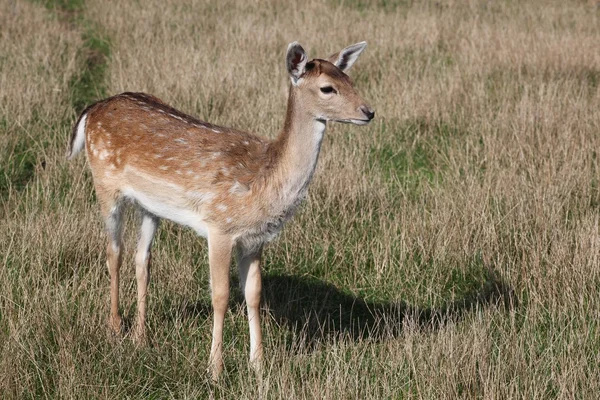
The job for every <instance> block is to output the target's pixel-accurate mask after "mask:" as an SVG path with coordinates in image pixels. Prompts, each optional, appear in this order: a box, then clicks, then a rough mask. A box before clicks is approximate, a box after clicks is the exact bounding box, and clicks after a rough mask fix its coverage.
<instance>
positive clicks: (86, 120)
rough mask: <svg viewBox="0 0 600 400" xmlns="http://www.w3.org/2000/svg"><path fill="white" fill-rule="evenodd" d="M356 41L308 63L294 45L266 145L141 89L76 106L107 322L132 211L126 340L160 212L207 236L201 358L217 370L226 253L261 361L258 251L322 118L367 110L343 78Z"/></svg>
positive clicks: (295, 199) (353, 119) (292, 200)
mask: <svg viewBox="0 0 600 400" xmlns="http://www.w3.org/2000/svg"><path fill="white" fill-rule="evenodd" d="M365 46H366V43H364V42H362V43H358V44H356V45H353V46H350V47H347V48H346V49H344V50H342V51H341V52H339V53H337V54H335V55H333V56H332V57H331V58H329V60H330V61H326V60H320V59H315V60H312V61H310V62H309V61H308V58H307V56H306V53H305V52H304V49H303V48H302V47H301V46H300V45H299V44H298V43H296V42H294V43H292V44H290V45H289V46H288V51H287V57H286V65H287V69H288V73H289V75H290V79H291V82H292V84H291V85H290V93H289V99H288V108H287V114H286V118H285V123H284V126H283V129H282V130H281V133H280V134H279V136H278V137H277V139H275V140H273V141H269V140H267V139H265V138H261V137H258V136H255V135H252V134H249V133H246V132H242V131H239V130H235V129H231V128H224V127H220V126H215V125H212V124H209V123H206V122H203V121H200V120H198V119H195V118H193V117H191V116H189V115H186V114H184V113H182V112H180V111H178V110H176V109H174V108H172V107H170V106H168V105H166V104H165V103H163V102H162V101H160V100H159V99H157V98H156V97H153V96H150V95H147V94H143V93H123V94H120V95H117V96H114V97H111V98H108V99H106V100H103V101H100V102H98V103H96V104H94V105H92V106H90V107H88V108H87V109H86V110H85V111H84V112H83V113H82V116H81V117H80V118H79V120H78V122H77V124H76V126H75V129H74V130H73V136H72V139H71V145H70V151H69V157H73V156H75V155H76V154H77V153H78V152H79V151H80V150H81V148H83V146H84V145H85V146H86V153H87V156H88V159H89V164H90V167H91V169H92V175H93V178H94V185H95V188H96V193H97V198H98V201H99V203H100V207H101V210H102V214H103V216H104V218H105V221H106V227H107V231H108V235H109V240H108V246H107V264H108V269H109V271H110V277H111V291H110V293H111V311H110V319H109V323H110V326H111V327H112V328H113V329H114V330H115V331H117V332H118V331H120V329H121V317H120V316H119V312H118V301H119V268H120V265H121V259H122V254H121V248H122V246H121V226H122V209H123V207H122V205H123V203H124V201H125V200H127V199H129V200H133V201H135V203H136V204H137V205H139V207H140V208H141V209H142V210H143V217H142V224H141V234H140V240H139V243H138V247H137V254H136V257H135V262H136V278H137V285H138V317H137V322H136V327H135V330H134V338H135V339H137V340H141V339H143V337H144V334H145V316H146V301H147V297H146V294H147V288H148V282H149V266H150V261H151V253H150V248H151V246H152V240H153V237H154V234H155V232H156V229H157V226H158V222H159V220H160V218H166V219H170V220H172V221H175V222H178V223H180V224H183V225H186V226H189V227H191V228H193V229H194V230H195V231H196V232H198V234H200V235H202V236H205V237H207V238H208V246H209V264H210V278H211V280H210V281H211V289H212V304H213V308H214V322H213V340H212V347H211V365H212V371H213V376H214V377H215V378H216V377H217V376H218V375H219V374H220V372H221V370H222V369H223V360H222V341H223V321H224V317H225V312H226V309H227V302H228V298H229V265H230V262H231V255H232V251H233V248H236V250H237V263H238V268H239V274H240V283H241V285H242V289H243V291H244V295H245V298H246V303H247V309H248V319H249V323H250V360H251V362H252V363H253V364H257V363H258V362H259V361H260V360H261V359H262V353H263V348H262V337H261V329H260V313H259V303H260V297H261V273H260V260H261V253H262V248H263V245H264V244H265V243H267V242H268V241H270V240H271V239H272V238H273V237H275V235H276V234H277V233H278V232H279V231H280V230H281V228H282V226H283V224H284V222H285V221H286V220H288V219H289V218H290V217H291V216H292V215H293V214H294V211H295V210H296V207H297V206H298V205H299V203H300V202H301V200H302V199H303V198H304V196H305V194H306V190H307V187H308V184H309V183H310V180H311V178H312V175H313V172H314V170H315V166H316V163H317V159H318V156H319V151H320V148H321V141H322V138H323V133H324V131H325V126H326V123H327V121H340V122H349V123H354V124H359V125H362V124H366V123H368V122H369V121H370V120H371V119H373V117H374V112H373V111H372V110H371V108H369V106H368V105H366V104H365V103H364V101H363V100H362V99H361V98H360V96H359V95H358V94H357V93H356V91H355V90H354V88H353V86H352V83H351V81H350V79H349V78H348V76H347V75H346V74H345V73H344V72H345V71H347V70H348V69H349V68H350V67H351V66H352V64H353V63H354V62H355V61H356V58H357V57H358V55H359V54H360V53H361V52H362V51H363V50H364V48H365Z"/></svg>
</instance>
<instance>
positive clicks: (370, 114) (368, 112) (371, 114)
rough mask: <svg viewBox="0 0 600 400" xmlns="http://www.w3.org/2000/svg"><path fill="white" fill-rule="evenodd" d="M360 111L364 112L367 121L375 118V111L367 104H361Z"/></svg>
mask: <svg viewBox="0 0 600 400" xmlns="http://www.w3.org/2000/svg"><path fill="white" fill-rule="evenodd" d="M360 111H362V112H363V114H365V116H366V117H367V119H368V120H369V121H370V120H372V119H373V118H375V111H373V110H371V109H370V108H369V106H361V107H360Z"/></svg>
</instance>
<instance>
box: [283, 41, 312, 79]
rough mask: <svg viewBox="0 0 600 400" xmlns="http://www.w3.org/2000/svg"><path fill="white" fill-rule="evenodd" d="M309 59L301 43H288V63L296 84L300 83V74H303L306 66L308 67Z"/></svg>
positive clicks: (291, 76)
mask: <svg viewBox="0 0 600 400" xmlns="http://www.w3.org/2000/svg"><path fill="white" fill-rule="evenodd" d="M307 61H308V57H306V52H305V51H304V49H303V48H302V46H300V43H298V42H293V43H290V44H289V45H288V49H287V56H286V65H287V70H288V73H289V74H290V78H291V79H292V84H293V85H294V86H297V85H298V81H299V80H300V76H302V74H303V73H304V71H305V69H304V68H305V67H306V62H307Z"/></svg>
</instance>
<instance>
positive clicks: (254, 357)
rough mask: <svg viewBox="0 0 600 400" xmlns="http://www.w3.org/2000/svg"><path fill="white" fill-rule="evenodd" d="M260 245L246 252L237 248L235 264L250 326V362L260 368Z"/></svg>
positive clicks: (241, 248)
mask: <svg viewBox="0 0 600 400" xmlns="http://www.w3.org/2000/svg"><path fill="white" fill-rule="evenodd" d="M261 255H262V247H261V248H259V249H258V250H257V251H252V252H250V253H248V252H247V251H246V250H245V249H244V248H243V247H242V246H238V248H237V264H238V270H239V275H240V286H241V289H242V291H243V292H244V297H245V298H246V307H247V309H248V325H249V328H250V364H251V365H252V366H253V367H254V368H255V369H260V367H261V362H262V358H263V346H262V332H261V329H260V296H261V292H262V277H261V273H260V261H261Z"/></svg>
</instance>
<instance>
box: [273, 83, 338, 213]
mask: <svg viewBox="0 0 600 400" xmlns="http://www.w3.org/2000/svg"><path fill="white" fill-rule="evenodd" d="M296 90H297V88H295V87H293V86H291V87H290V94H289V98H288V106H287V112H286V118H285V123H284V126H283V129H282V131H281V133H280V134H279V136H278V137H277V139H276V140H275V141H274V142H273V143H272V144H271V151H272V166H273V168H272V175H271V179H272V180H271V184H272V187H273V188H274V190H275V191H276V193H274V194H275V195H276V196H277V197H279V198H280V199H281V200H283V201H284V202H285V203H288V202H289V203H290V204H294V203H298V200H301V199H302V198H303V197H304V195H305V193H306V189H307V187H308V184H309V183H310V181H311V179H312V176H313V173H314V172H315V168H316V165H317V161H318V159H319V152H320V150H321V142H322V140H323V135H324V133H325V126H326V123H325V121H324V120H320V119H317V118H315V117H314V116H312V115H310V114H309V113H308V112H307V111H305V110H303V108H302V103H301V99H300V98H299V96H298V94H297V93H296Z"/></svg>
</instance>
